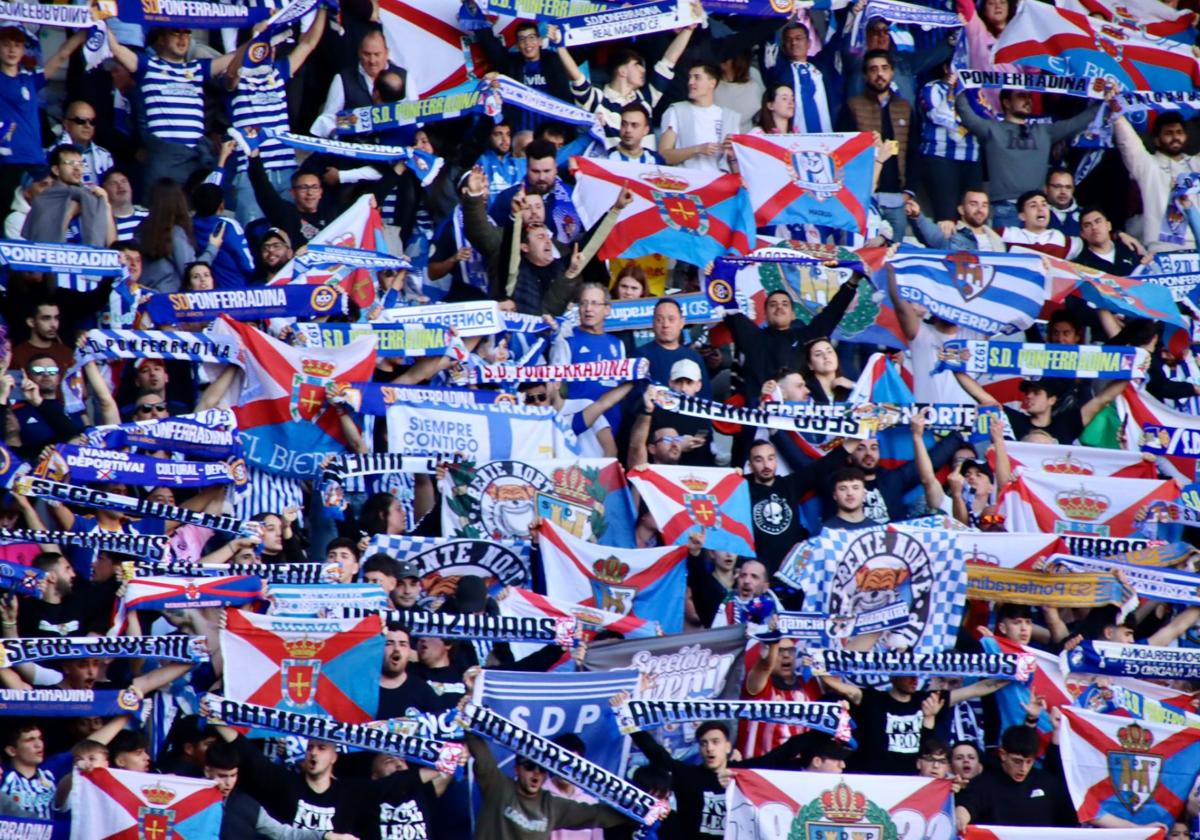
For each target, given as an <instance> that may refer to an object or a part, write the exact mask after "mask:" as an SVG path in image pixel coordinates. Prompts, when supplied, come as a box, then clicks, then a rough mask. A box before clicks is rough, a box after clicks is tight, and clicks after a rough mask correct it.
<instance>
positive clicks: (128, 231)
mask: <svg viewBox="0 0 1200 840" xmlns="http://www.w3.org/2000/svg"><path fill="white" fill-rule="evenodd" d="M149 215H150V211H149V210H147V209H146V208H145V207H142V206H140V205H137V204H135V205H133V212H132V213H130V214H129V215H128V216H118V215H117V214H115V213H114V214H113V221H115V222H116V223H117V239H133V238H134V236H133V234H134V231H136V230H137V227H138V225H140V224H141V223H142V219H144V218H146V217H147V216H149Z"/></svg>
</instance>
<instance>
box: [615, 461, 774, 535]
mask: <svg viewBox="0 0 1200 840" xmlns="http://www.w3.org/2000/svg"><path fill="white" fill-rule="evenodd" d="M629 480H630V482H632V483H633V484H634V486H635V487H637V489H638V492H639V493H641V494H642V500H643V501H644V502H645V503H646V507H647V509H649V511H650V515H651V516H653V517H654V521H655V522H656V523H658V527H659V530H660V531H661V532H662V536H663V541H664V542H666V543H670V544H671V545H686V544H687V541H688V535H689V534H691V533H692V532H693V531H695V530H696V529H697V528H698V529H699V530H700V534H701V536H702V537H703V538H704V545H705V546H706V547H708V548H712V549H715V550H717V551H732V552H733V553H734V554H741V555H753V553H754V533H753V530H752V525H751V513H750V490H749V488H748V487H747V485H746V479H745V476H743V475H742V474H741V472H740V471H739V470H731V469H721V468H719V467H683V466H666V465H663V464H652V465H647V466H645V467H641V468H639V469H637V470H634V471H633V472H631V473H630V475H629Z"/></svg>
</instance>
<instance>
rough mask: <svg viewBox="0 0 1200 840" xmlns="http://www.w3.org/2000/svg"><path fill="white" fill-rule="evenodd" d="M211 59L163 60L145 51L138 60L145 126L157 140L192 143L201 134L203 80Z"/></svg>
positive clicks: (183, 143) (195, 141)
mask: <svg viewBox="0 0 1200 840" xmlns="http://www.w3.org/2000/svg"><path fill="white" fill-rule="evenodd" d="M211 65H212V61H210V60H209V59H201V60H198V61H186V62H178V63H177V62H174V61H164V60H162V59H161V58H159V57H158V56H157V55H155V54H153V53H147V54H146V55H144V56H143V57H142V60H141V61H140V62H138V72H137V83H138V89H139V91H140V93H141V96H142V103H143V106H144V108H145V113H146V126H147V128H149V130H150V133H151V134H153V135H154V136H155V137H157V138H158V139H159V140H165V141H167V142H169V143H180V144H182V145H184V146H195V145H196V144H197V143H198V142H200V138H201V137H203V136H204V80H205V79H207V78H208V76H209V70H210V67H211Z"/></svg>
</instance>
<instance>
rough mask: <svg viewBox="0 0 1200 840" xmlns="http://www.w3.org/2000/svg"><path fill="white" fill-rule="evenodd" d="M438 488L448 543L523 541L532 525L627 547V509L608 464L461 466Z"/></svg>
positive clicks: (620, 478)
mask: <svg viewBox="0 0 1200 840" xmlns="http://www.w3.org/2000/svg"><path fill="white" fill-rule="evenodd" d="M441 488H442V533H443V534H446V535H448V536H453V537H469V538H472V539H479V538H482V539H490V540H497V539H506V538H507V539H511V538H517V539H522V538H527V537H529V535H530V533H531V529H532V526H533V523H534V519H535V517H537V518H540V519H541V520H542V521H544V522H553V523H554V524H555V525H557V526H559V527H561V528H562V529H563V530H565V531H567V532H569V533H571V534H572V535H574V536H576V537H578V538H580V539H585V540H589V541H592V542H603V543H605V544H606V545H632V544H633V536H632V535H633V522H634V512H633V506H632V502H631V501H630V499H629V495H628V492H627V489H626V485H625V476H624V473H623V472H622V471H621V467H620V464H618V463H617V462H616V460H615V459H604V458H594V459H582V460H575V461H565V460H538V461H530V462H525V461H516V460H511V461H510V460H495V461H486V462H482V463H479V464H475V463H472V462H465V463H462V464H457V465H455V466H453V467H451V468H450V470H449V471H448V472H447V474H446V477H445V479H443V481H442V483H441Z"/></svg>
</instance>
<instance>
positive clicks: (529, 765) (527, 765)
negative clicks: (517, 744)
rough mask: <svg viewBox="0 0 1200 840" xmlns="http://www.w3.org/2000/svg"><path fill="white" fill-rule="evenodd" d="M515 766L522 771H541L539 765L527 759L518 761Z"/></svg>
mask: <svg viewBox="0 0 1200 840" xmlns="http://www.w3.org/2000/svg"><path fill="white" fill-rule="evenodd" d="M517 766H518V767H520V768H521V769H522V770H541V769H542V766H541V765H540V764H535V763H534V762H532V761H530V760H528V759H525V758H523V759H521V760H520V761H518V762H517Z"/></svg>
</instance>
